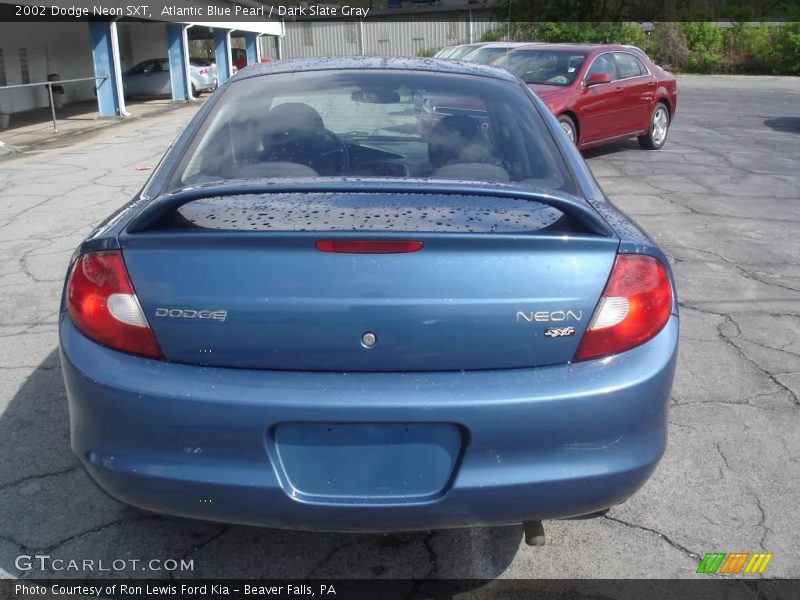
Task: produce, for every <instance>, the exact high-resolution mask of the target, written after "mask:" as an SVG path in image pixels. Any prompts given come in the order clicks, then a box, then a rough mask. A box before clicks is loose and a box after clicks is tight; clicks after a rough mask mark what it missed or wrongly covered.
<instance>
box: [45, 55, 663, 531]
mask: <svg viewBox="0 0 800 600" xmlns="http://www.w3.org/2000/svg"><path fill="white" fill-rule="evenodd" d="M443 97H447V98H451V99H452V100H453V102H447V103H444V104H445V105H447V106H450V107H462V108H450V109H438V108H437V107H436V105H435V104H433V103H431V102H430V101H429V99H431V98H438V99H440V98H443ZM464 107H466V108H464ZM677 306H678V305H677V299H676V296H675V288H674V282H673V277H672V274H671V270H670V267H669V264H668V262H667V260H666V257H665V256H664V254H663V253H662V251H661V250H660V249H659V248H658V247H657V246H656V245H655V244H654V243H653V241H652V240H651V239H650V238H649V237H648V236H647V235H646V234H645V233H644V232H643V231H642V230H641V229H639V228H638V227H637V226H636V225H635V224H634V223H633V222H631V221H630V220H629V219H628V218H627V217H626V216H625V215H623V214H622V213H620V212H619V211H618V210H617V209H615V208H614V207H613V206H612V205H611V204H610V203H609V201H608V200H607V199H606V197H605V196H604V194H603V192H602V191H601V189H600V188H599V187H598V184H597V183H596V181H595V180H594V178H593V177H592V175H591V173H590V171H589V169H588V167H587V166H586V164H585V163H584V161H583V159H582V157H581V156H580V154H579V153H578V151H577V150H576V149H575V147H574V145H573V144H572V143H571V142H570V141H569V139H568V138H567V136H566V135H564V133H563V132H562V131H561V129H560V127H559V125H558V122H557V121H556V120H555V118H554V117H552V116H551V115H550V114H549V112H548V110H547V108H546V107H545V106H544V104H543V103H542V102H541V101H540V100H539V99H538V98H537V97H536V96H535V95H534V94H533V92H531V91H530V90H529V89H528V88H527V87H526V86H525V85H524V83H523V82H521V81H520V80H519V79H517V78H516V77H514V76H513V75H511V74H510V73H508V72H506V71H503V70H500V69H497V68H494V67H486V66H483V65H470V64H467V63H456V62H447V61H440V60H436V59H401V58H374V57H373V58H340V59H319V60H310V61H302V60H296V61H283V62H278V63H271V64H264V65H256V66H253V67H250V68H247V69H245V70H243V71H242V72H240V73H239V74H237V75H236V76H235V77H233V78H232V79H231V80H229V81H228V82H226V83H225V84H224V85H223V86H221V87H220V88H219V89H218V90H217V91H216V92H214V94H213V95H212V96H211V98H210V99H209V100H208V101H207V102H206V103H205V104H204V105H203V107H202V108H201V109H200V110H199V111H198V113H197V114H196V115H195V117H194V118H193V119H192V120H191V121H190V123H189V124H188V126H187V127H186V128H185V129H184V130H183V131H182V132H181V134H180V135H179V137H178V139H177V140H176V141H175V143H174V144H173V145H172V147H171V148H170V149H169V150H168V152H167V153H166V155H165V156H164V158H163V160H162V161H161V163H160V164H159V165H158V167H157V168H156V169H155V170H154V172H153V174H152V176H151V178H150V179H149V181H148V182H147V183H146V185H145V186H144V188H143V189H142V190H141V191H140V192H139V193H138V194H137V195H136V197H135V198H134V199H133V200H132V201H131V202H130V203H128V204H127V205H125V206H124V207H123V208H121V209H120V210H119V211H118V212H117V213H116V214H114V215H113V216H111V217H110V218H109V219H108V220H106V221H105V222H104V223H103V224H101V225H100V226H98V227H97V228H96V229H95V230H94V231H93V232H92V233H91V234H90V235H89V237H88V238H87V239H86V240H85V241H84V242H83V243H82V244H81V245H80V247H79V248H78V249H77V251H76V253H75V256H74V258H73V261H72V264H71V266H70V269H69V272H68V276H67V281H66V284H65V290H64V296H63V300H62V311H61V315H60V342H61V360H62V365H63V373H64V379H65V382H66V388H67V395H68V400H69V412H70V427H71V439H72V448H73V450H74V451H75V453H76V454H77V455H78V457H79V458H80V460H81V461H82V463H83V465H84V466H85V468H86V470H87V471H88V473H89V475H90V476H91V478H92V479H93V480H94V481H95V482H96V483H97V485H99V486H100V487H101V488H102V489H103V490H105V491H106V492H108V493H109V494H110V495H111V496H113V497H114V498H117V499H119V500H120V501H122V502H125V503H128V504H130V505H133V506H135V507H139V508H141V509H145V510H149V511H155V512H160V513H166V514H171V515H178V516H183V517H192V518H200V519H209V520H215V521H224V522H233V523H243V524H253V525H261V526H267V527H278V528H294V529H309V530H331V531H398V530H421V529H435V528H447V527H460V526H478V525H502V524H513V523H524V524H526V531H527V530H528V529H530V531H531V532H532V534H535V533H536V531H537V529H536V527H537V526H538V528H539V529H540V528H541V521H542V520H543V519H552V518H559V517H570V516H581V515H589V514H594V513H597V512H600V511H604V510H606V509H608V508H610V507H612V506H614V505H616V504H618V503H621V502H623V501H625V500H626V499H627V498H628V497H630V496H631V495H632V494H633V493H634V492H635V491H636V490H637V489H639V488H640V487H641V486H642V485H643V484H644V483H645V481H646V480H647V478H648V477H649V476H650V474H651V473H652V472H653V470H654V469H655V467H656V465H657V463H658V461H659V459H660V457H661V456H662V454H663V452H664V450H665V447H666V437H667V406H668V399H669V394H670V389H671V386H672V380H673V374H674V368H675V359H676V351H677V342H678V308H677Z"/></svg>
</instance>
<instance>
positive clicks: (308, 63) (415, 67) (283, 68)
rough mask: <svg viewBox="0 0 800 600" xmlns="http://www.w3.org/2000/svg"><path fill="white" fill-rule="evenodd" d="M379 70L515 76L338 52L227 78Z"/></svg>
mask: <svg viewBox="0 0 800 600" xmlns="http://www.w3.org/2000/svg"><path fill="white" fill-rule="evenodd" d="M348 69H351V70H375V71H378V70H382V71H435V72H437V73H445V74H453V75H477V76H480V77H491V78H493V79H501V80H503V81H509V82H514V83H517V82H518V80H517V78H516V77H514V76H513V75H512V74H511V73H509V72H508V71H506V70H505V69H499V68H497V67H490V66H488V65H481V64H478V63H468V62H463V61H454V60H447V59H440V58H428V57H403V56H339V57H333V58H294V59H289V60H280V61H273V62H269V63H256V64H254V65H252V66H250V67H248V68H247V69H244V70H242V71H239V72H238V73H237V74H236V75H234V76H233V77H232V78H231V81H234V80H240V79H248V78H250V77H258V76H261V75H273V74H277V73H296V72H298V71H339V70H348Z"/></svg>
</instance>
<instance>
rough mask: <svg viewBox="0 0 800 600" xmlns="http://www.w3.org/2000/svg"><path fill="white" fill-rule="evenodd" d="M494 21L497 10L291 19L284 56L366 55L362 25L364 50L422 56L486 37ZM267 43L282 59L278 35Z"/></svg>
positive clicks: (265, 48) (267, 52)
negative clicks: (277, 48) (432, 15)
mask: <svg viewBox="0 0 800 600" xmlns="http://www.w3.org/2000/svg"><path fill="white" fill-rule="evenodd" d="M470 19H471V21H470ZM494 25H495V23H494V21H492V13H490V12H488V11H480V10H474V11H463V10H462V11H453V12H449V13H442V14H441V16H439V17H438V18H436V19H432V18H430V16H414V15H412V16H408V15H402V16H399V17H380V18H374V19H373V18H370V19H368V20H366V21H362V22H358V21H287V22H286V23H285V28H286V35H285V37H283V38H282V39H281V54H282V58H307V57H316V56H348V55H353V54H360V48H359V41H358V40H359V37H358V36H359V28H361V30H362V32H363V36H362V37H363V46H364V54H368V55H395V56H416V55H418V54H419V53H420V52H422V51H423V50H438V49H439V48H443V47H444V46H452V45H454V44H465V43H468V42H470V41H475V42H477V41H480V39H481V37H482V36H483V34H484V33H486V31H487V30H488V29H490V28H491V27H492V26H494ZM261 44H262V47H261V53H262V56H268V57H270V58H276V53H275V45H274V40H273V39H272V38H262V42H261Z"/></svg>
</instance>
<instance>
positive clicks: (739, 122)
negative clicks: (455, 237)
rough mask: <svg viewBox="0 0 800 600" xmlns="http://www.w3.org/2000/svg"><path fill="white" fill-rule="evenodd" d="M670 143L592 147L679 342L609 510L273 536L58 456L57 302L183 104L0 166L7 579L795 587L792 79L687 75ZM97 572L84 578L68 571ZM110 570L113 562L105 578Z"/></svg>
mask: <svg viewBox="0 0 800 600" xmlns="http://www.w3.org/2000/svg"><path fill="white" fill-rule="evenodd" d="M679 89H680V94H679V102H680V104H679V107H678V115H677V119H676V121H675V123H674V126H673V128H672V130H671V133H670V140H669V141H668V143H667V145H666V146H665V147H664V149H663V150H661V151H659V152H647V151H643V150H640V149H639V148H638V145H637V144H636V142H635V141H630V142H624V143H620V144H616V145H614V146H610V147H607V148H603V149H598V150H592V151H588V152H587V153H586V158H587V160H588V162H589V165H590V166H591V168H592V170H593V171H594V173H595V175H596V176H597V178H598V179H599V181H600V183H601V185H602V186H603V187H604V189H605V190H606V192H607V194H608V195H609V197H610V198H611V199H612V200H613V201H614V202H615V203H616V204H617V205H618V206H620V207H621V208H622V209H623V210H625V211H626V212H627V213H628V214H630V215H631V216H633V217H634V218H635V219H636V220H637V221H638V222H639V223H640V224H642V225H643V226H644V227H645V229H646V230H647V231H648V232H649V233H650V234H651V235H652V236H653V237H654V239H656V241H657V242H658V243H659V244H660V245H661V246H662V247H663V248H664V250H665V252H666V253H667V254H668V256H669V257H670V260H671V261H672V262H673V266H674V269H675V275H676V278H677V284H678V292H679V296H680V300H681V311H682V312H681V348H680V358H679V365H678V370H677V376H676V381H675V386H674V390H673V395H672V407H671V412H670V443H669V448H668V450H667V453H666V455H665V457H664V459H663V461H662V462H661V464H660V466H659V467H658V469H657V470H656V472H655V474H654V475H653V477H652V478H651V480H650V481H649V482H648V483H647V484H646V486H645V487H644V488H643V489H642V490H641V491H640V492H639V493H638V494H636V495H635V496H634V497H633V498H632V499H630V500H629V501H628V502H627V503H625V504H623V505H621V506H617V507H614V508H613V509H612V510H611V511H610V512H609V513H608V515H606V516H605V517H603V518H596V519H588V520H571V521H569V520H565V521H555V522H546V523H545V530H546V533H547V545H546V546H545V547H543V548H528V547H526V546H525V545H524V542H523V540H522V528H521V526H511V527H502V528H492V529H462V530H450V531H437V532H420V533H402V534H386V535H375V534H369V535H353V534H346V535H345V534H330V533H307V532H291V531H273V530H266V529H258V528H252V527H241V526H229V525H221V524H218V523H203V522H198V521H190V520H181V519H175V518H169V517H162V516H158V515H150V514H145V513H141V512H138V511H136V510H133V509H130V508H127V507H125V506H122V505H120V504H118V503H117V502H115V501H113V500H111V499H109V498H107V497H106V496H105V495H104V494H102V493H101V492H99V491H98V490H97V489H96V488H95V487H94V486H93V485H92V484H91V483H90V481H89V480H88V478H87V476H86V475H85V473H84V472H83V470H82V469H81V468H80V467H79V465H78V462H77V459H76V458H75V457H74V456H73V455H72V453H71V451H70V449H69V434H68V425H67V410H66V402H65V394H64V388H63V384H62V381H61V373H60V369H59V365H58V354H57V332H56V324H57V313H58V302H59V295H60V293H61V286H62V282H63V277H64V274H65V271H66V268H67V264H68V262H69V258H70V255H71V253H72V251H73V250H74V248H75V247H76V245H77V244H78V243H79V241H80V240H81V239H82V238H83V237H84V236H85V235H86V234H87V233H88V232H89V231H90V229H91V227H92V226H93V225H95V224H96V223H98V222H99V221H100V220H102V219H103V218H104V217H106V216H107V215H108V214H110V213H111V212H112V211H113V210H115V209H116V208H117V207H119V206H120V205H121V204H123V203H124V202H126V201H127V200H128V199H129V198H130V197H131V196H132V195H133V194H134V193H135V192H136V191H137V190H138V188H139V187H140V186H141V184H142V183H143V182H144V181H145V179H146V178H147V176H148V174H149V173H148V171H147V170H140V167H142V166H148V165H149V166H154V165H155V164H156V163H157V161H158V159H159V158H160V156H161V154H162V153H163V152H164V150H165V149H166V148H167V146H168V145H169V143H170V142H171V141H172V139H173V137H174V136H175V135H176V133H177V132H178V130H179V128H180V127H181V126H182V125H183V124H184V123H185V122H186V120H187V119H188V118H189V117H190V116H191V115H192V113H193V112H194V110H195V107H185V108H179V109H176V110H175V111H172V112H170V113H168V114H166V115H161V116H156V117H153V118H151V119H148V120H147V121H142V120H137V121H136V122H130V123H121V124H119V125H117V126H114V127H111V128H108V129H106V130H103V131H101V132H99V133H96V134H93V135H92V136H91V137H90V136H83V137H80V138H77V139H76V142H75V143H74V144H72V145H67V146H65V147H59V148H51V149H47V150H43V151H41V152H35V153H29V154H23V155H14V156H13V157H11V158H7V159H6V160H3V161H2V162H0V298H2V306H3V311H2V315H0V340H1V343H2V348H3V352H2V357H1V358H0V378H2V384H3V385H2V391H1V392H0V576H2V577H40V576H52V575H55V573H52V572H47V571H45V572H39V571H31V572H21V571H19V570H18V569H17V568H16V566H15V561H14V558H15V557H16V556H17V555H19V554H34V553H40V554H41V553H43V554H49V555H51V556H52V557H53V558H67V559H69V558H75V559H84V558H92V559H101V558H102V559H105V560H106V561H108V562H110V561H111V560H113V559H115V558H139V559H151V558H177V559H180V558H181V557H183V558H186V559H193V560H194V572H193V573H172V574H170V573H167V572H144V573H142V572H137V571H124V572H120V573H117V575H120V576H124V575H131V576H148V577H169V576H173V577H183V576H199V577H273V578H277V577H291V578H310V577H314V578H328V577H387V578H420V577H450V578H455V577H458V578H461V577H464V578H489V579H491V578H496V577H509V578H514V577H526V578H527V577H531V578H540V577H605V578H610V577H654V576H655V577H694V576H695V575H694V570H695V569H696V567H697V564H698V562H699V560H700V558H701V557H702V555H703V554H704V553H705V552H711V551H718V552H754V551H767V552H772V553H774V558H773V559H772V562H771V563H770V566H769V568H768V570H767V573H766V574H767V575H768V576H770V577H800V515H799V514H798V510H800V509H799V508H798V507H800V483H798V482H800V460H799V459H800V444H799V443H798V442H800V400H799V395H800V236H798V231H800V113H798V106H800V80H798V79H790V78H749V79H748V78H739V77H682V78H681V79H680V80H679ZM58 575H60V576H64V575H67V576H77V575H81V576H92V574H91V573H80V574H79V573H58ZM96 575H97V576H102V575H103V574H99V573H98V574H96Z"/></svg>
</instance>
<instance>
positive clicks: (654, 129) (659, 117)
mask: <svg viewBox="0 0 800 600" xmlns="http://www.w3.org/2000/svg"><path fill="white" fill-rule="evenodd" d="M669 125H670V119H669V110H668V109H667V105H666V104H664V103H663V102H659V103H658V104H656V106H655V108H654V109H653V114H652V115H650V125H649V127H648V130H647V135H640V136H639V137H638V138H637V139H638V140H639V145H640V146H641V147H642V148H644V149H645V150H661V148H662V147H663V146H664V144H665V143H666V142H667V135H668V134H669Z"/></svg>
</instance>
